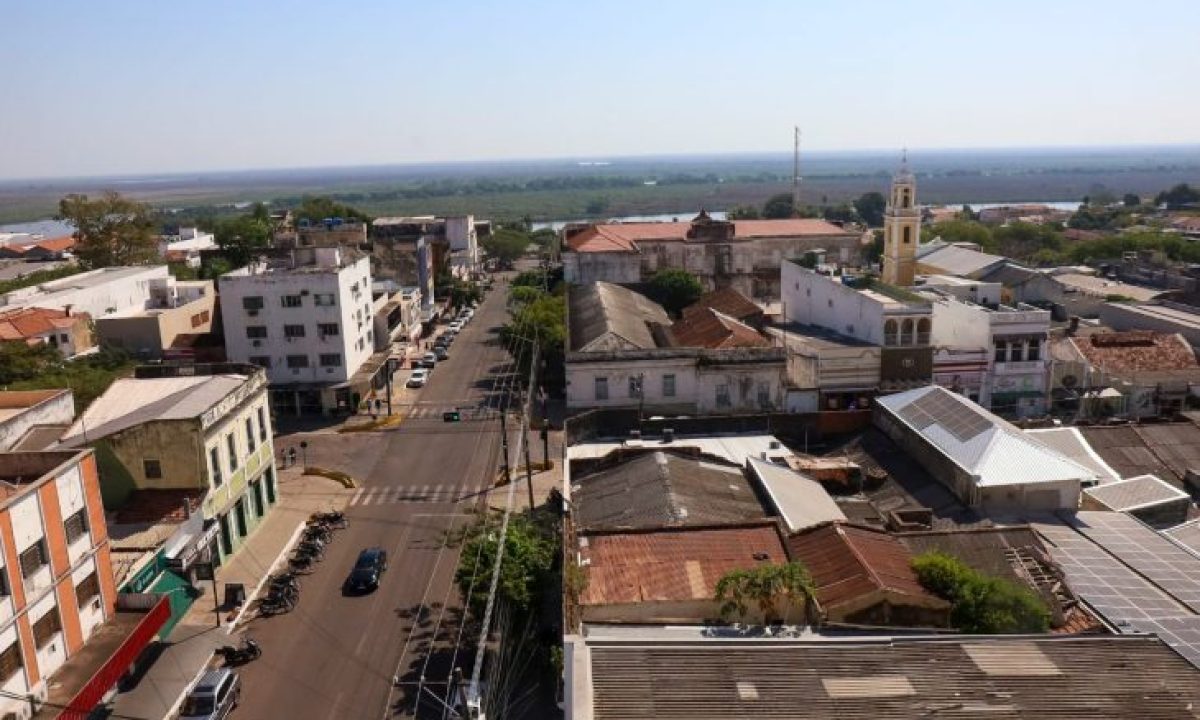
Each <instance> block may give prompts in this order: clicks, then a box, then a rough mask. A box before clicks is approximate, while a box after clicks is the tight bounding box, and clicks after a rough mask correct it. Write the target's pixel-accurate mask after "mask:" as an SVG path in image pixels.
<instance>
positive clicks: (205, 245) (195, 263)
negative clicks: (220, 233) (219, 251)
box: [158, 227, 217, 268]
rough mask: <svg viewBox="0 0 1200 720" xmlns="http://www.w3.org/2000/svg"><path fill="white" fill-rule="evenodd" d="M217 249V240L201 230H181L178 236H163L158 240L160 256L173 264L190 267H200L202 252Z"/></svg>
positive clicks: (191, 228)
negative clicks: (178, 263)
mask: <svg viewBox="0 0 1200 720" xmlns="http://www.w3.org/2000/svg"><path fill="white" fill-rule="evenodd" d="M216 247H217V238H216V236H215V235H213V234H212V233H207V232H204V231H203V230H201V229H199V228H194V227H190V228H179V233H178V234H176V235H162V236H160V237H159V239H158V256H159V257H161V258H163V259H164V260H170V261H171V262H182V263H185V264H186V265H187V266H188V267H191V268H198V267H200V251H202V250H212V249H214V248H216Z"/></svg>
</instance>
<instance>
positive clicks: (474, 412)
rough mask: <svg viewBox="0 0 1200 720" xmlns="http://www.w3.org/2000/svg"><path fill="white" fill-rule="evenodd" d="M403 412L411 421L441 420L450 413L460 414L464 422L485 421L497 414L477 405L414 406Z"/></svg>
mask: <svg viewBox="0 0 1200 720" xmlns="http://www.w3.org/2000/svg"><path fill="white" fill-rule="evenodd" d="M401 412H402V413H403V414H404V416H405V417H406V418H408V419H410V420H441V419H442V416H443V415H444V414H445V413H448V412H458V414H459V416H460V417H461V419H463V420H484V419H487V418H489V417H491V416H493V415H494V414H495V413H494V412H493V411H492V410H491V408H487V407H479V406H477V405H413V406H411V407H408V408H405V409H402V410H401Z"/></svg>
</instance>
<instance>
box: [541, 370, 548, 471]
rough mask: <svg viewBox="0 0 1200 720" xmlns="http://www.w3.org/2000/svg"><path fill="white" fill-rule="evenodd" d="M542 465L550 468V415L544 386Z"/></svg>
mask: <svg viewBox="0 0 1200 720" xmlns="http://www.w3.org/2000/svg"><path fill="white" fill-rule="evenodd" d="M542 467H543V468H545V469H547V470H548V469H550V415H549V413H547V412H546V388H542Z"/></svg>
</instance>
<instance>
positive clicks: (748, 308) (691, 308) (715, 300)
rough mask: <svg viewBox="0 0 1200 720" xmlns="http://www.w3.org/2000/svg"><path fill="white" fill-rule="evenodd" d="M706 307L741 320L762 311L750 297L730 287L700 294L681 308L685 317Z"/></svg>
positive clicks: (759, 313)
mask: <svg viewBox="0 0 1200 720" xmlns="http://www.w3.org/2000/svg"><path fill="white" fill-rule="evenodd" d="M706 308H712V309H713V310H719V311H721V312H723V313H725V314H726V315H728V316H729V317H731V318H736V319H738V320H741V321H743V322H745V320H746V318H749V317H754V316H755V315H761V314H762V312H763V310H762V308H760V307H759V306H758V305H756V304H755V303H754V301H753V300H751V299H750V298H748V297H746V296H745V295H743V294H741V293H740V292H738V291H737V290H734V289H733V288H731V287H725V288H721V289H720V290H713V291H712V292H710V293H705V294H703V295H701V296H700V298H699V299H698V300H696V302H694V303H692V304H691V305H688V306H687V307H685V308H684V309H683V316H684V317H687V316H688V313H692V312H699V311H703V310H705V309H706Z"/></svg>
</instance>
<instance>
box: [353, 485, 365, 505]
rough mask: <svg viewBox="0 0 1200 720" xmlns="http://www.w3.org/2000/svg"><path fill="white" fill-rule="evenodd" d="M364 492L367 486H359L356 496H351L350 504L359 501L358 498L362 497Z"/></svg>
mask: <svg viewBox="0 0 1200 720" xmlns="http://www.w3.org/2000/svg"><path fill="white" fill-rule="evenodd" d="M364 492H366V488H359V489H358V491H357V492H355V493H354V497H352V498H350V504H351V505H354V504H355V503H357V502H358V499H359V498H360V497H362V494H363V493H364Z"/></svg>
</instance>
